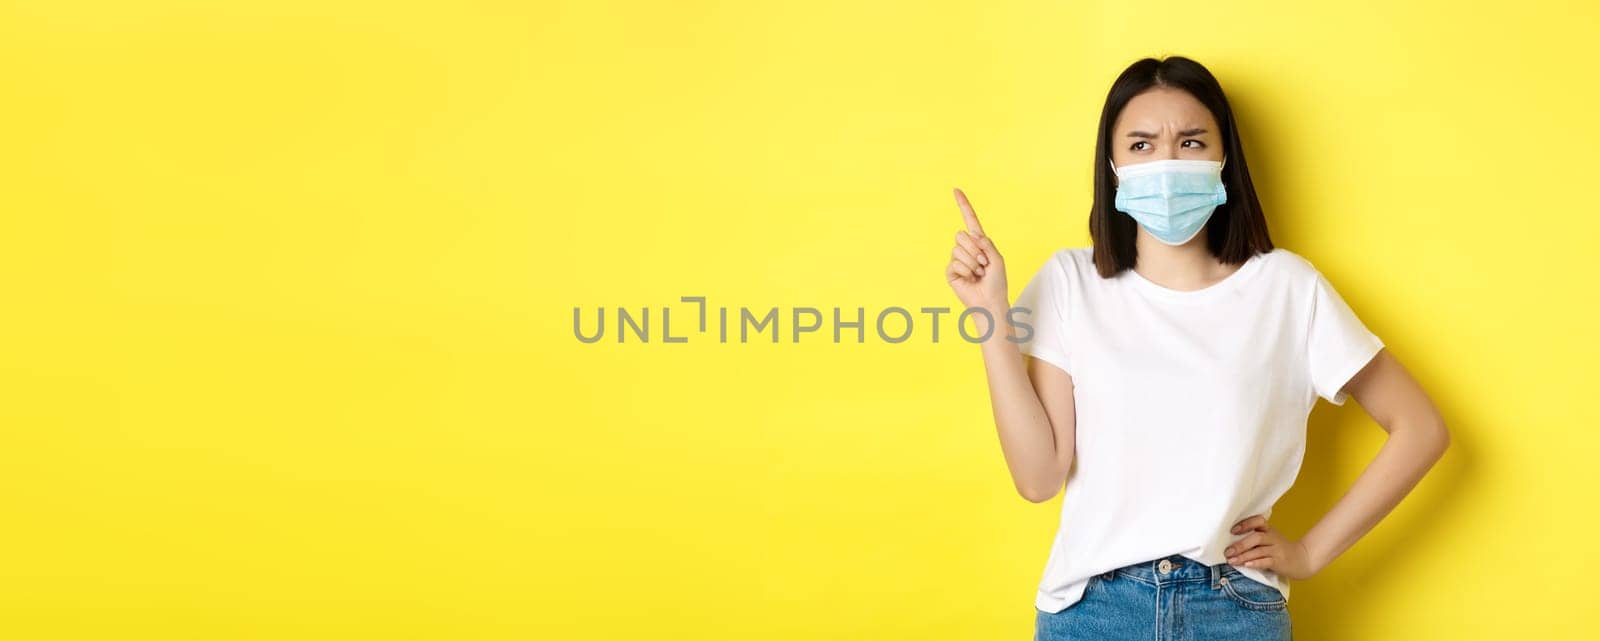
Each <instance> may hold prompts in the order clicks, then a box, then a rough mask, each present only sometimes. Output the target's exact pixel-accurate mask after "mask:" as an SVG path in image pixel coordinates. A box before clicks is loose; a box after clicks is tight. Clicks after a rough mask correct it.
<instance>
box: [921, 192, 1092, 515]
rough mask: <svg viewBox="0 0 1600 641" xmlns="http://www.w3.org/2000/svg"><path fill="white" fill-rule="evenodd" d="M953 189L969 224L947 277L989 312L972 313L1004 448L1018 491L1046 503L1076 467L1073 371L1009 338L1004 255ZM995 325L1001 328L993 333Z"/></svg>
mask: <svg viewBox="0 0 1600 641" xmlns="http://www.w3.org/2000/svg"><path fill="white" fill-rule="evenodd" d="M955 195H956V203H957V204H958V205H960V207H961V213H962V216H963V218H964V219H965V221H966V224H967V230H966V231H963V232H957V233H956V246H955V248H954V249H952V250H951V259H950V263H949V264H948V265H947V266H946V267H945V278H946V279H947V280H948V281H949V282H950V288H951V289H952V290H954V291H955V293H956V297H957V298H959V299H961V302H962V303H963V304H965V305H966V306H967V307H968V308H973V307H982V308H984V309H985V310H987V311H988V312H989V313H988V314H987V317H986V316H985V315H983V314H975V315H973V318H974V319H975V320H976V321H977V323H978V327H977V330H978V334H977V335H978V336H987V337H988V338H987V339H986V340H984V341H983V342H982V350H983V366H984V371H985V372H986V373H987V378H988V382H989V404H990V408H991V409H992V410H993V412H994V423H995V427H996V428H997V429H998V430H999V434H1000V449H1001V451H1002V452H1003V453H1004V454H1005V459H1006V467H1008V468H1010V470H1011V481H1012V483H1013V484H1014V485H1015V486H1016V488H1017V492H1018V493H1019V494H1021V495H1022V496H1023V498H1026V499H1028V500H1029V501H1033V502H1035V503H1043V502H1045V501H1048V500H1050V499H1051V498H1053V497H1054V496H1055V495H1056V492H1058V491H1060V489H1061V486H1062V485H1063V484H1064V483H1065V482H1066V477H1067V470H1069V469H1071V466H1072V456H1073V444H1074V442H1075V440H1074V439H1075V433H1076V427H1077V421H1076V410H1075V409H1074V406H1073V399H1072V377H1071V376H1070V375H1068V374H1067V373H1066V372H1065V371H1063V370H1062V369H1060V368H1058V367H1056V366H1055V365H1051V364H1049V363H1045V362H1043V361H1040V360H1038V359H1032V358H1029V359H1027V361H1026V362H1025V361H1024V358H1023V355H1022V350H1021V349H1019V348H1018V347H1017V344H1016V343H1015V342H1013V341H1012V340H1010V339H1011V338H1013V337H1014V336H1015V335H1014V334H1013V333H1012V327H1011V323H1002V322H995V321H996V320H997V319H1003V318H1009V315H1008V312H1009V310H1010V308H1011V305H1010V301H1009V299H1008V298H1007V297H1008V293H1007V291H1006V271H1005V259H1004V258H1003V257H1002V256H1001V255H1000V252H999V250H997V249H995V246H994V242H993V241H991V240H990V239H989V238H988V236H986V235H984V233H983V227H982V226H981V225H980V224H979V223H978V215H977V214H976V213H975V212H973V210H972V205H971V203H969V202H968V201H967V197H966V195H965V194H963V193H961V190H959V189H957V190H956V191H955ZM990 325H995V326H996V327H995V329H994V331H992V332H991V331H990V327H989V326H990ZM1041 399H1043V400H1042V401H1041Z"/></svg>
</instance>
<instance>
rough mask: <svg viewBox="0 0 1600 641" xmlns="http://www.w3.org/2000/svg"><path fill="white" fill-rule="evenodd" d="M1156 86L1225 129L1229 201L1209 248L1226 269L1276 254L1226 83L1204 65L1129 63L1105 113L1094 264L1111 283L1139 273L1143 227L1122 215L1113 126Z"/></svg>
mask: <svg viewBox="0 0 1600 641" xmlns="http://www.w3.org/2000/svg"><path fill="white" fill-rule="evenodd" d="M1152 87H1170V88H1173V89H1181V90H1183V91H1186V92H1188V93H1189V94H1190V95H1192V96H1194V97H1195V99H1197V100H1199V101H1200V104H1203V105H1205V106H1206V108H1207V109H1209V110H1211V116H1212V117H1213V118H1216V120H1217V126H1218V127H1220V128H1221V129H1222V131H1221V134H1222V145H1223V147H1222V148H1223V156H1224V157H1225V158H1226V159H1227V162H1226V163H1225V165H1224V166H1223V168H1222V184H1223V186H1224V188H1225V189H1227V193H1228V202H1226V203H1223V204H1221V205H1219V206H1217V209H1216V211H1214V212H1212V214H1211V219H1210V220H1208V221H1206V232H1205V234H1206V245H1207V246H1209V247H1210V248H1211V253H1212V254H1213V255H1215V256H1216V257H1217V259H1218V260H1221V261H1222V262H1224V263H1229V264H1234V265H1240V264H1243V263H1244V262H1245V261H1246V260H1249V259H1250V257H1251V256H1254V255H1256V254H1257V253H1261V252H1268V251H1272V247H1273V245H1272V238H1271V237H1270V236H1269V235H1268V234H1267V219H1266V217H1265V215H1263V214H1262V212H1261V201H1259V200H1257V199H1256V188H1255V185H1254V184H1252V183H1251V182H1250V168H1249V166H1248V164H1246V163H1245V161H1244V145H1242V144H1240V142H1239V127H1238V123H1237V122H1235V121H1234V119H1233V110H1232V109H1230V108H1229V107H1228V98H1227V97H1226V96H1224V95H1222V85H1221V84H1218V83H1217V79H1216V78H1215V77H1214V76H1212V75H1211V72H1210V71H1207V70H1206V68H1205V67H1203V66H1201V65H1200V63H1198V62H1195V61H1193V60H1190V59H1188V58H1185V57H1182V56H1167V57H1166V58H1163V59H1160V60H1157V59H1155V58H1145V59H1142V60H1139V61H1138V62H1135V63H1133V64H1132V65H1129V66H1128V68H1127V69H1125V70H1123V72H1122V75H1120V76H1117V80H1116V82H1114V83H1112V84H1111V91H1110V92H1109V93H1107V94H1106V104H1105V107H1104V108H1103V109H1102V110H1101V111H1100V135H1099V137H1098V139H1097V140H1096V142H1095V146H1094V203H1093V204H1092V205H1090V208H1089V237H1090V238H1091V239H1092V242H1093V243H1094V265H1095V269H1096V271H1098V272H1100V275H1101V276H1102V277H1105V278H1110V277H1112V276H1115V275H1117V274H1118V273H1120V272H1121V271H1122V270H1124V269H1131V268H1133V265H1134V262H1135V261H1136V260H1137V259H1138V257H1139V256H1138V250H1137V248H1136V245H1135V244H1134V238H1135V237H1136V235H1137V234H1138V227H1137V225H1138V223H1136V222H1134V220H1133V217H1131V216H1129V215H1127V214H1124V213H1122V212H1120V211H1117V209H1116V207H1115V205H1114V203H1115V201H1116V195H1117V188H1116V185H1115V184H1114V183H1113V182H1112V178H1113V177H1112V174H1111V170H1110V167H1109V165H1110V159H1111V144H1112V140H1111V137H1112V134H1113V132H1112V131H1111V129H1112V127H1114V126H1116V123H1117V116H1118V115H1119V114H1121V113H1122V109H1123V107H1126V106H1127V104H1128V101H1129V100H1132V99H1133V97H1134V96H1137V95H1139V94H1141V93H1143V92H1144V91H1145V90H1147V89H1150V88H1152Z"/></svg>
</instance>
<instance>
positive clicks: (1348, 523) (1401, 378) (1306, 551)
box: [1226, 348, 1450, 579]
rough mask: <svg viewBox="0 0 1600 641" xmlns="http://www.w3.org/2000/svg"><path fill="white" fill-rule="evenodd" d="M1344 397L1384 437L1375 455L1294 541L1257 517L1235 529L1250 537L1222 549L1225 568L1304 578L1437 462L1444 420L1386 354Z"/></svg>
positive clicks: (1444, 443) (1446, 437) (1445, 441)
mask: <svg viewBox="0 0 1600 641" xmlns="http://www.w3.org/2000/svg"><path fill="white" fill-rule="evenodd" d="M1344 391H1345V392H1346V393H1348V394H1349V395H1350V396H1352V397H1355V399H1356V401H1357V402H1359V403H1360V404H1361V407H1363V408H1365V409H1366V410H1367V414H1369V415H1371V416H1372V419H1373V420H1375V421H1377V423H1378V425H1379V426H1381V427H1382V428H1383V429H1384V431H1386V432H1388V433H1389V438H1388V440H1386V441H1385V442H1384V444H1383V448H1382V449H1380V450H1378V455H1377V456H1376V457H1374V458H1373V460H1372V463H1370V464H1368V465H1367V469H1366V470H1363V471H1362V472H1361V476H1359V477H1357V478H1356V481H1355V483H1354V484H1352V485H1351V486H1350V490H1349V491H1348V492H1345V495H1344V496H1343V497H1341V498H1340V499H1339V501H1338V503H1336V504H1334V506H1333V508H1332V509H1331V510H1329V511H1328V513H1327V514H1326V515H1324V516H1323V517H1322V519H1321V520H1320V521H1317V524H1316V525H1314V526H1312V527H1311V529H1310V530H1307V531H1306V534H1305V536H1303V537H1301V538H1300V540H1299V541H1291V540H1289V539H1287V538H1286V537H1284V535H1283V533H1282V532H1280V531H1278V530H1277V529H1275V528H1273V527H1271V526H1270V525H1268V524H1267V522H1266V520H1265V519H1263V518H1262V517H1261V515H1259V514H1258V515H1255V516H1251V517H1250V518H1247V519H1245V520H1243V521H1240V522H1239V523H1237V524H1235V526H1234V530H1233V531H1234V533H1236V534H1238V533H1243V532H1246V531H1249V530H1257V531H1256V532H1251V533H1250V534H1249V535H1248V536H1246V537H1244V538H1243V539H1240V540H1238V541H1236V542H1234V544H1233V545H1231V546H1229V547H1228V549H1227V550H1226V554H1228V563H1231V564H1235V565H1240V564H1242V565H1246V566H1249V567H1255V568H1269V569H1272V570H1273V571H1275V572H1277V573H1279V574H1282V575H1283V576H1286V577H1289V578H1291V579H1306V578H1310V577H1311V576H1312V575H1314V574H1316V573H1318V572H1321V571H1322V569H1323V568H1326V567H1328V564H1330V563H1332V562H1333V560H1334V559H1335V558H1338V556H1339V555H1340V554H1343V553H1344V551H1345V550H1348V549H1350V546H1351V545H1354V544H1355V542H1356V540H1358V539H1360V538H1361V537H1362V536H1364V535H1365V534H1366V533H1367V532H1369V531H1371V530H1372V528H1373V527H1374V526H1376V525H1377V524H1378V521H1380V520H1382V519H1383V517H1384V516H1387V515H1388V514H1389V512H1390V511H1392V510H1394V508H1395V506H1396V505H1399V504H1400V500H1401V499H1403V498H1405V496H1406V494H1408V493H1410V492H1411V489H1412V488H1413V487H1416V485H1417V482H1419V481H1421V480H1422V477H1423V475H1424V474H1427V472H1428V469H1429V468H1432V467H1433V464H1434V463H1435V462H1437V461H1438V460H1439V458H1440V457H1442V456H1444V451H1445V448H1447V447H1449V445H1450V433H1449V431H1448V430H1446V429H1445V425H1444V419H1443V418H1442V417H1441V416H1440V415H1439V410H1438V409H1437V408H1435V407H1434V405H1433V401H1431V400H1429V399H1428V395H1427V394H1426V393H1425V392H1423V391H1422V386H1421V385H1419V384H1417V381H1416V379H1414V378H1412V377H1411V374H1410V373H1409V372H1407V371H1406V368H1405V367H1403V366H1401V365H1400V361H1399V360H1397V359H1395V357H1394V355H1393V354H1390V353H1389V350H1388V349H1387V348H1385V349H1382V350H1379V351H1378V354H1377V355H1376V356H1374V357H1373V358H1372V360H1371V361H1370V362H1368V363H1367V365H1366V366H1365V367H1363V368H1362V369H1361V371H1360V372H1357V373H1356V375H1355V376H1354V377H1352V378H1351V379H1350V381H1349V382H1347V383H1346V384H1345V386H1344Z"/></svg>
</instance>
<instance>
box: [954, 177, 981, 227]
mask: <svg viewBox="0 0 1600 641" xmlns="http://www.w3.org/2000/svg"><path fill="white" fill-rule="evenodd" d="M955 191H956V204H957V205H960V206H961V217H962V218H963V219H965V220H966V221H967V231H969V232H972V233H973V234H975V235H977V236H983V225H980V224H978V214H977V213H976V212H974V211H972V203H970V202H967V195H966V194H964V193H961V188H960V187H957V188H956V190H955Z"/></svg>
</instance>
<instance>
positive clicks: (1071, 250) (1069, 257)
mask: <svg viewBox="0 0 1600 641" xmlns="http://www.w3.org/2000/svg"><path fill="white" fill-rule="evenodd" d="M1048 263H1055V264H1057V265H1059V266H1060V267H1061V268H1062V269H1065V270H1067V271H1068V273H1074V272H1077V271H1079V270H1081V269H1083V266H1085V265H1088V266H1090V267H1093V266H1094V246H1093V245H1089V246H1084V247H1063V248H1061V249H1057V250H1056V251H1055V252H1053V253H1051V254H1050V260H1049V261H1048ZM1048 263H1047V264H1048Z"/></svg>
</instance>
